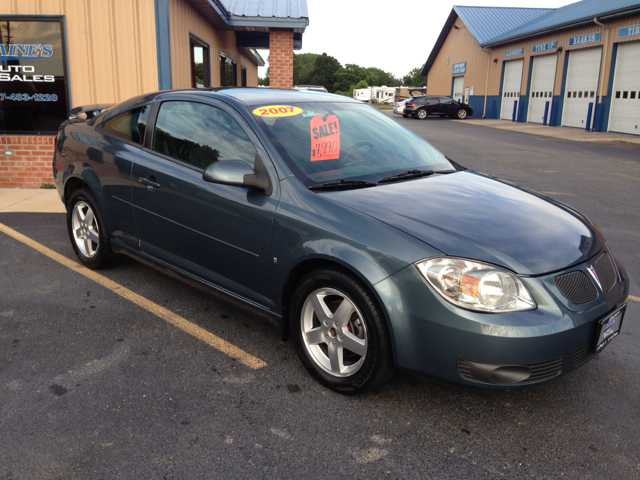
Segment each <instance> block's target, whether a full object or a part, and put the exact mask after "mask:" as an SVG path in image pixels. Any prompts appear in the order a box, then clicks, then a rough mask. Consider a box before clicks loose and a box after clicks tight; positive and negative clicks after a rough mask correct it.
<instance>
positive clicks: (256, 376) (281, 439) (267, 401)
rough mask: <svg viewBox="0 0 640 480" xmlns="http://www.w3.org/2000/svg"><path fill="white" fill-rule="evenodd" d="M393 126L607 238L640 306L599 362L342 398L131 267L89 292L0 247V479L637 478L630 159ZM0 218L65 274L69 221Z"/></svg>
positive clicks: (244, 324) (623, 147)
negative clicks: (540, 381)
mask: <svg viewBox="0 0 640 480" xmlns="http://www.w3.org/2000/svg"><path fill="white" fill-rule="evenodd" d="M397 119H398V121H400V122H401V123H403V124H406V125H407V126H408V127H410V128H412V129H413V130H414V131H416V133H418V134H419V135H421V136H423V137H425V138H427V139H428V140H429V141H431V142H432V143H433V144H434V145H435V146H436V147H437V148H439V149H440V150H441V151H442V152H444V153H445V154H446V155H448V156H449V157H450V158H451V159H453V160H455V161H457V162H459V163H461V164H463V165H465V166H467V167H469V168H471V169H475V170H480V171H483V172H485V173H489V174H494V175H497V176H499V177H501V178H503V179H506V180H509V181H512V182H515V183H518V184H521V185H524V186H527V187H530V188H533V189H535V190H538V191H541V192H545V193H547V194H548V195H550V196H552V197H554V198H556V199H558V200H560V201H563V202H565V203H568V204H569V205H571V206H573V207H576V208H577V209H579V210H581V211H582V212H583V213H585V214H586V215H587V216H589V217H590V218H591V219H593V220H594V221H595V222H596V223H597V224H598V225H599V226H600V228H601V229H602V230H603V232H604V234H605V236H606V237H607V239H608V241H609V244H610V246H611V250H612V252H613V253H614V255H616V257H617V258H618V259H619V260H620V261H621V262H622V263H623V264H624V265H625V266H626V268H627V270H628V273H629V275H630V277H631V282H632V283H631V292H630V293H631V294H632V295H633V296H634V298H635V300H633V299H632V300H630V301H629V307H628V310H627V314H626V318H625V321H624V324H623V327H622V334H621V335H620V336H619V337H618V338H617V339H615V340H614V341H613V342H612V344H611V345H610V346H608V347H607V348H606V349H605V350H604V352H603V353H602V354H601V355H599V356H598V357H596V358H595V359H594V360H592V361H591V362H589V363H587V364H586V365H585V366H583V367H582V368H580V369H579V370H577V371H575V372H572V373H570V374H568V375H566V376H564V377H562V378H560V379H558V380H556V381H554V382H551V383H549V384H545V385H543V386H539V387H535V388H531V389H528V390H520V391H513V392H501V393H486V392H481V391H467V390H460V389H454V388H451V387H447V386H441V385H437V384H434V383H431V382H428V381H425V380H422V379H418V378H415V377H413V376H410V375H399V376H398V377H397V378H395V379H394V380H393V381H391V382H390V383H389V384H387V385H386V386H385V387H383V388H382V389H380V390H377V391H375V392H373V393H370V394H368V395H366V396H361V397H355V398H353V397H344V396H341V395H339V394H336V393H333V392H331V391H329V390H327V389H325V388H323V387H321V386H320V385H319V384H317V383H316V382H315V381H314V380H313V379H312V378H311V377H310V376H309V375H308V374H307V373H306V371H305V370H304V368H303V367H302V365H301V364H300V362H299V361H298V359H297V357H296V355H295V352H294V350H293V346H292V345H291V343H290V342H281V341H280V340H279V338H278V335H277V332H276V331H275V330H274V329H273V328H272V327H270V326H268V325H266V324H264V323H263V322H262V321H261V320H260V319H258V318H255V317H253V316H252V315H249V314H246V313H244V312H242V311H239V310H237V309H235V308H233V307H231V306H228V305H226V304H224V303H221V302H219V301H217V300H216V299H214V298H213V297H211V296H209V295H208V294H206V293H204V292H200V291H198V290H195V289H193V288H192V287H190V286H188V285H186V284H184V283H182V282H180V281H178V280H175V279H173V278H171V277H168V276H165V275H163V274H162V273H159V272H157V271H155V270H153V269H151V268H149V267H146V266H144V265H141V264H138V263H136V262H134V261H131V260H128V259H124V260H123V261H122V262H121V263H120V265H118V266H117V267H114V268H110V269H107V270H102V271H100V272H99V275H100V276H102V277H103V278H105V279H106V280H104V281H102V283H100V284H99V283H96V282H95V281H94V280H92V279H90V278H87V277H85V276H83V275H81V274H79V273H78V272H77V271H76V270H74V269H72V268H69V267H68V266H66V265H64V264H62V263H60V262H59V261H56V260H54V259H52V258H50V257H48V256H46V255H44V254H42V253H41V252H39V251H37V250H35V249H34V248H32V247H31V246H29V245H26V244H24V243H22V242H20V241H18V240H16V239H15V238H13V237H11V236H8V235H7V234H5V233H0V252H1V253H0V272H1V273H0V479H21V478H56V479H57V478H176V479H182V478H265V479H267V478H283V479H284V478H318V479H320V478H336V477H344V478H380V477H382V478H402V479H406V478H411V479H413V478H478V479H489V478H529V477H534V478H593V479H600V478H637V477H638V476H640V441H639V440H638V439H639V438H640V342H639V339H640V301H638V300H640V288H639V285H638V279H639V278H640V253H639V251H638V240H637V239H638V238H640V218H639V217H640V212H639V209H640V148H639V147H638V145H630V144H624V143H619V144H585V143H578V142H571V141H566V140H561V139H547V138H543V137H539V136H532V135H527V134H523V133H515V132H508V131H504V130H496V129H491V128H488V127H484V126H478V125H467V124H465V123H464V122H457V121H456V122H453V121H450V120H447V119H439V118H429V119H427V120H424V121H420V120H414V119H404V118H402V117H397ZM444 201H446V199H445V200H444ZM452 214H455V212H452ZM0 224H3V225H6V226H7V227H8V228H10V229H12V230H15V231H17V232H19V233H21V234H23V235H25V236H26V237H28V238H29V239H32V240H33V241H35V242H38V243H39V244H41V245H44V246H45V247H47V248H48V249H51V250H52V251H53V252H56V253H57V254H59V255H61V256H62V257H65V258H67V259H70V260H75V257H74V254H73V250H72V248H71V246H70V244H69V240H68V237H67V234H66V226H65V217H64V215H63V214H37V213H32V214H21V213H0ZM112 282H113V283H112ZM114 283H115V284H116V285H117V286H121V287H125V288H126V289H128V290H129V291H131V292H133V293H135V294H137V295H138V296H139V297H140V298H142V299H144V300H146V301H147V302H149V303H148V304H142V303H140V302H138V303H136V302H132V301H131V300H130V299H127V298H125V297H123V296H122V291H118V287H117V286H116V287H113V285H114ZM109 287H112V288H109ZM129 298H133V297H129ZM136 298H137V297H136ZM162 312H169V314H171V315H174V316H175V317H179V318H181V319H184V320H185V321H186V322H188V323H189V324H190V325H195V327H200V330H198V329H196V330H193V329H192V331H191V333H189V332H185V331H184V329H180V328H177V327H176V326H175V324H172V323H169V322H168V321H167V318H169V317H167V315H166V314H163V313H162ZM163 315H164V317H163ZM203 331H204V332H208V333H209V334H210V335H211V336H215V338H219V339H222V340H224V341H226V342H229V343H230V344H232V345H233V346H235V347H237V348H239V349H241V350H242V351H243V352H246V354H248V355H250V356H251V357H250V358H254V359H257V360H259V361H257V362H253V363H252V362H251V361H248V362H245V361H243V360H242V358H241V357H237V356H236V358H234V357H232V356H229V355H228V354H227V353H224V352H223V351H221V350H220V349H219V348H214V347H213V346H212V342H208V341H207V337H206V334H202V333H197V332H203ZM194 332H196V333H194Z"/></svg>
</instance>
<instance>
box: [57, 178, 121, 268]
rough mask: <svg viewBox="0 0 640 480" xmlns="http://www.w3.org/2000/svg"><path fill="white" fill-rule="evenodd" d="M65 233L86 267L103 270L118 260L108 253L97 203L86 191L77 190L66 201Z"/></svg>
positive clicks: (105, 229)
mask: <svg viewBox="0 0 640 480" xmlns="http://www.w3.org/2000/svg"><path fill="white" fill-rule="evenodd" d="M67 231H68V233H69V239H70V240H71V246H72V247H73V249H74V251H75V252H76V255H77V256H78V258H79V259H80V262H81V263H82V265H84V266H85V267H87V268H91V269H97V268H103V267H106V266H108V265H111V264H113V263H114V262H115V261H116V259H117V258H118V257H117V255H116V254H115V253H113V251H112V250H111V245H110V244H109V232H108V231H107V227H106V225H105V223H104V219H103V217H102V212H100V208H99V207H98V203H97V202H96V200H95V199H94V198H93V196H92V195H91V193H89V191H88V190H86V189H80V190H76V191H75V192H73V193H72V194H71V197H70V198H69V203H68V204H67Z"/></svg>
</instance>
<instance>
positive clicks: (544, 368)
mask: <svg viewBox="0 0 640 480" xmlns="http://www.w3.org/2000/svg"><path fill="white" fill-rule="evenodd" d="M457 363H458V373H460V376H461V377H462V378H466V379H467V380H471V381H474V382H481V383H491V382H487V381H483V380H480V379H478V378H476V377H474V376H473V374H472V366H473V364H481V363H483V362H476V361H475V360H467V359H464V358H460V357H458V359H457ZM499 365H500V364H495V366H496V367H498V366H499ZM509 365H513V366H516V367H526V368H528V369H530V370H531V375H530V376H529V377H528V378H526V379H525V380H523V381H521V382H518V383H516V384H514V385H526V384H528V383H535V382H542V381H543V380H549V379H551V378H554V377H557V376H558V375H560V374H561V373H562V357H557V358H554V359H551V360H545V361H542V362H535V363H518V364H509ZM505 366H507V364H505Z"/></svg>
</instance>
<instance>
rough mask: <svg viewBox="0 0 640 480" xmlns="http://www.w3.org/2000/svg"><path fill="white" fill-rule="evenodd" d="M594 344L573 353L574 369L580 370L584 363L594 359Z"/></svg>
mask: <svg viewBox="0 0 640 480" xmlns="http://www.w3.org/2000/svg"><path fill="white" fill-rule="evenodd" d="M593 355H594V353H593V344H592V343H588V344H587V345H585V346H584V347H582V348H579V349H577V350H576V351H575V352H573V368H578V367H579V366H580V365H582V364H583V363H586V362H587V361H588V360H589V359H591V357H593Z"/></svg>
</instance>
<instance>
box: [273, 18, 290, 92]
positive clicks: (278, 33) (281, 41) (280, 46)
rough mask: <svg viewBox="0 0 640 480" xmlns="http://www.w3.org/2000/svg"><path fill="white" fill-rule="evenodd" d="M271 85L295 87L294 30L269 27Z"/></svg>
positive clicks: (275, 86) (274, 86)
mask: <svg viewBox="0 0 640 480" xmlns="http://www.w3.org/2000/svg"><path fill="white" fill-rule="evenodd" d="M269 85H270V86H271V87H272V88H291V87H293V30H292V29H290V28H270V29H269Z"/></svg>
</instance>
